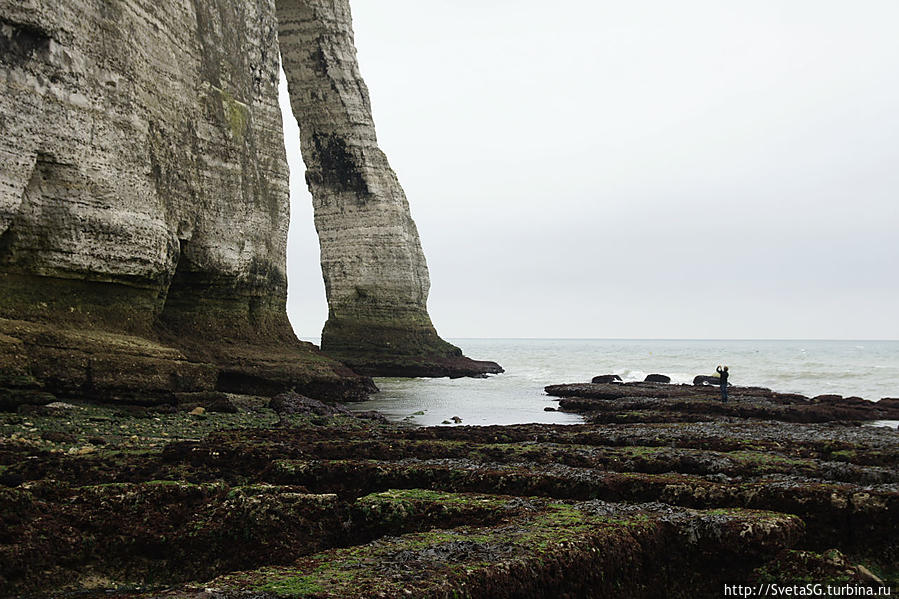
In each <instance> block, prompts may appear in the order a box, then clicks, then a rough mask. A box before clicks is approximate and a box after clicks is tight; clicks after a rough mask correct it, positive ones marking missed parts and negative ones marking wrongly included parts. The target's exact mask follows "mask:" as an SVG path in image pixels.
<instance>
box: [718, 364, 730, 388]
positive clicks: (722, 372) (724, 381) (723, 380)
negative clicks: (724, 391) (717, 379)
mask: <svg viewBox="0 0 899 599" xmlns="http://www.w3.org/2000/svg"><path fill="white" fill-rule="evenodd" d="M717 370H718V374H720V375H721V384H722V385H726V384H727V377H728V372H727V371H726V370H724V369H723V368H720V367H719V368H717Z"/></svg>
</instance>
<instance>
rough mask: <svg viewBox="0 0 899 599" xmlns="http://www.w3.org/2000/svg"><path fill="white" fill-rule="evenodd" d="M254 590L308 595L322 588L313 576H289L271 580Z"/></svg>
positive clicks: (277, 593) (300, 595)
mask: <svg viewBox="0 0 899 599" xmlns="http://www.w3.org/2000/svg"><path fill="white" fill-rule="evenodd" d="M256 590H258V591H262V592H265V593H274V594H275V595H278V596H280V597H308V596H310V595H315V594H317V593H320V592H321V591H322V590H323V589H322V587H321V585H319V584H316V583H315V582H314V577H313V576H290V577H288V578H282V579H280V580H273V581H271V582H269V583H267V584H264V585H262V586H261V587H258V588H257V589H256Z"/></svg>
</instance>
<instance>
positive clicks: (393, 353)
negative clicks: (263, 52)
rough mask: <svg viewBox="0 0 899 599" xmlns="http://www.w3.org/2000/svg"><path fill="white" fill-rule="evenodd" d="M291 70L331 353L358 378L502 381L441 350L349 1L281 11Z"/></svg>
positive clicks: (322, 0)
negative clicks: (359, 57) (381, 139)
mask: <svg viewBox="0 0 899 599" xmlns="http://www.w3.org/2000/svg"><path fill="white" fill-rule="evenodd" d="M277 10H278V26H279V40H280V44H281V57H282V63H283V67H284V70H285V73H286V74H287V81H288V86H289V90H290V99H291V106H292V108H293V113H294V115H295V117H296V119H297V121H298V123H299V126H300V142H301V148H302V153H303V159H304V160H305V162H306V167H307V171H306V182H307V184H308V186H309V190H310V191H311V193H312V198H313V204H314V208H315V226H316V229H317V231H318V235H319V240H320V243H321V263H322V273H323V275H324V280H325V291H326V294H327V297H328V321H327V323H326V324H325V328H324V331H323V332H322V349H323V350H324V351H325V352H327V353H329V354H330V355H333V356H336V357H338V358H340V359H341V360H344V361H345V362H347V363H348V364H350V365H351V366H352V367H353V368H354V369H355V370H357V371H358V372H362V373H364V374H373V375H374V374H377V375H413V376H445V375H450V376H466V375H478V374H484V373H488V372H502V369H501V368H500V367H499V366H498V365H497V364H495V363H493V362H476V361H473V360H469V359H468V358H465V357H463V356H462V352H461V350H459V348H457V347H455V346H453V345H451V344H449V343H447V342H446V341H444V340H443V339H441V338H440V337H439V336H438V335H437V332H436V331H435V329H434V326H433V324H432V323H431V318H430V317H429V315H428V312H427V299H428V290H429V287H430V281H429V278H428V267H427V263H426V261H425V257H424V253H423V252H422V249H421V242H420V241H419V237H418V231H417V229H416V227H415V223H414V222H413V221H412V217H411V215H410V212H409V203H408V201H407V200H406V196H405V194H404V192H403V189H402V187H400V184H399V181H398V180H397V177H396V174H395V173H394V172H393V170H392V169H391V168H390V164H389V163H388V162H387V157H386V156H385V155H384V153H383V152H382V151H381V150H380V148H379V147H378V142H377V138H376V136H375V127H374V122H373V120H372V114H371V105H370V103H369V96H368V89H367V88H366V86H365V82H364V81H363V79H362V76H361V74H360V72H359V65H358V63H357V61H356V49H355V46H354V41H353V29H352V18H351V14H350V6H349V0H277Z"/></svg>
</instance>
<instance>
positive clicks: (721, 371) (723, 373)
mask: <svg viewBox="0 0 899 599" xmlns="http://www.w3.org/2000/svg"><path fill="white" fill-rule="evenodd" d="M716 370H717V371H718V375H719V376H720V378H721V401H725V402H726V401H727V377H728V372H727V366H723V367H722V366H721V364H719V365H718V368H717V369H716Z"/></svg>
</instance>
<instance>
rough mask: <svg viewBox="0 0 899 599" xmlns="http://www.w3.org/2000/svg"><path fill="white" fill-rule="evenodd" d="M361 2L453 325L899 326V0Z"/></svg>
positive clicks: (636, 328) (551, 329)
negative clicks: (856, 0)
mask: <svg viewBox="0 0 899 599" xmlns="http://www.w3.org/2000/svg"><path fill="white" fill-rule="evenodd" d="M551 8H552V10H551ZM353 10H354V29H355V32H356V45H357V48H358V51H359V62H360V66H361V69H362V75H363V76H364V77H365V80H366V82H367V84H368V87H369V90H370V92H371V98H372V106H373V111H374V117H375V123H376V126H377V132H378V138H379V141H380V145H381V148H382V149H383V150H384V151H385V152H386V154H387V156H388V158H389V159H390V162H391V164H392V166H393V168H394V169H395V170H396V172H397V174H398V176H399V179H400V182H401V183H402V185H403V187H404V188H405V190H406V195H407V196H408V198H409V202H410V204H411V206H412V216H413V217H414V219H415V221H416V222H417V224H418V228H419V232H420V234H421V239H422V244H423V246H424V251H425V255H426V256H427V259H428V264H429V267H430V273H431V283H432V285H431V296H430V301H429V309H430V314H431V317H432V319H433V321H434V324H435V325H436V327H437V330H438V331H439V332H440V333H441V335H443V336H445V337H600V338H726V339H730V338H824V339H841V338H847V339H899V276H897V270H899V269H897V265H899V35H897V31H899V2H896V1H895V0H859V1H858V2H847V1H845V0H839V1H835V0H731V1H729V2H721V1H720V0H709V1H698V0H684V1H681V2H670V1H668V0H658V1H650V0H645V1H632V2H624V1H617V0H616V1H596V0H590V1H587V0H557V1H556V2H554V3H552V4H549V3H546V2H545V1H539V2H538V1H536V0H427V1H426V2H425V1H422V0H353ZM281 107H282V111H283V112H284V115H285V136H286V139H287V150H288V159H289V162H290V168H291V207H292V218H291V229H290V241H289V247H288V270H289V280H290V297H289V301H288V313H289V315H290V318H291V321H292V322H293V324H294V328H295V329H296V330H297V332H298V333H299V334H300V335H301V336H315V335H318V334H320V332H321V327H322V325H323V323H324V321H325V319H326V317H327V306H326V303H325V295H324V285H323V284H322V280H321V270H320V267H319V261H318V239H317V237H316V234H315V228H314V226H313V221H312V206H311V198H310V196H309V194H308V191H307V190H306V187H305V182H304V180H303V172H304V170H305V168H304V167H303V165H302V162H301V159H300V151H299V143H298V139H297V136H298V133H297V130H296V121H295V120H294V119H293V118H292V114H291V112H290V108H289V105H288V101H287V98H286V88H285V86H284V85H283V82H282V98H281Z"/></svg>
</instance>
